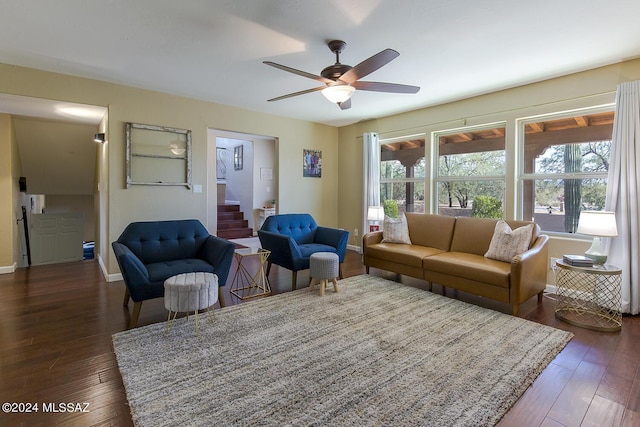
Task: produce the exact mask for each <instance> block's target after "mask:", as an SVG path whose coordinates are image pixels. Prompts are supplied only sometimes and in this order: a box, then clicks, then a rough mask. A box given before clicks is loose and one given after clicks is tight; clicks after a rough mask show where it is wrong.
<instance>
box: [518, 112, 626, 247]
mask: <svg viewBox="0 0 640 427" xmlns="http://www.w3.org/2000/svg"><path fill="white" fill-rule="evenodd" d="M614 111H615V103H607V104H601V105H596V106H590V107H582V108H575V109H570V110H564V111H559V112H554V113H545V114H539V115H534V116H527V117H522V118H519V119H516V121H515V124H516V130H517V141H516V147H517V154H516V156H517V164H518V174H517V183H516V200H517V203H516V218H517V219H519V220H522V219H523V218H524V202H525V201H524V195H525V194H524V193H525V191H524V185H525V181H532V182H534V187H535V181H536V180H567V179H580V180H585V179H604V180H605V181H606V180H608V174H609V173H608V171H607V172H564V173H549V174H542V173H536V172H531V173H525V172H524V168H525V160H526V159H525V152H526V148H525V146H526V133H525V128H526V125H528V124H531V123H536V122H541V121H553V120H560V119H566V118H572V117H579V116H581V115H589V114H598V113H610V112H614ZM612 138H613V135H612ZM578 144H581V143H578ZM607 185H608V183H607ZM534 201H535V200H534ZM534 209H535V206H534ZM534 212H535V211H534ZM542 231H543V232H544V233H545V234H548V235H556V236H563V237H568V236H571V237H574V236H576V233H569V232H566V231H553V230H544V229H543V230H542Z"/></svg>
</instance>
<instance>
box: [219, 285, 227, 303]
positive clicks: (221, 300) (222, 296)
mask: <svg viewBox="0 0 640 427" xmlns="http://www.w3.org/2000/svg"><path fill="white" fill-rule="evenodd" d="M218 302H219V303H220V308H222V307H226V304H225V302H224V295H223V294H222V286H220V287H219V288H218Z"/></svg>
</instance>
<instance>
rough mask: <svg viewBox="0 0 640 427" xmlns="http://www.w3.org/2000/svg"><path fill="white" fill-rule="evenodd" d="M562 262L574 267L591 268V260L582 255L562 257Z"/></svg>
mask: <svg viewBox="0 0 640 427" xmlns="http://www.w3.org/2000/svg"><path fill="white" fill-rule="evenodd" d="M562 261H563V262H564V263H565V264H569V265H572V266H574V267H593V260H592V259H591V258H587V257H586V256H582V255H563V256H562Z"/></svg>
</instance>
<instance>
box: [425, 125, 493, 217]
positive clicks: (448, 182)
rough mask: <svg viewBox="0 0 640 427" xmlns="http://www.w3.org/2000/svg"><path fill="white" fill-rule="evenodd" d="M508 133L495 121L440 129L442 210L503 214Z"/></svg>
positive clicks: (438, 182)
mask: <svg viewBox="0 0 640 427" xmlns="http://www.w3.org/2000/svg"><path fill="white" fill-rule="evenodd" d="M504 134H505V128H504V127H503V126H491V125H488V126H486V127H473V128H472V127H469V128H461V129H456V130H453V131H447V132H441V133H436V138H437V140H438V170H437V174H436V193H437V201H438V213H439V214H442V215H451V216H479V217H493V218H502V216H503V214H504V209H503V204H504V202H503V201H504V190H505V139H504ZM478 204H480V205H482V206H480V207H479V206H478ZM489 206H491V207H490V208H489Z"/></svg>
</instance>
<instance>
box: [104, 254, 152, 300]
mask: <svg viewBox="0 0 640 427" xmlns="http://www.w3.org/2000/svg"><path fill="white" fill-rule="evenodd" d="M111 247H112V248H113V252H114V253H115V255H116V261H118V266H119V267H120V272H121V273H122V278H123V279H124V284H125V285H126V286H127V289H128V290H129V294H130V295H131V298H132V299H133V301H134V302H138V301H141V298H140V296H139V294H138V291H137V289H138V288H139V287H141V286H144V285H146V284H148V283H149V272H148V271H147V267H145V266H144V264H143V263H142V261H140V259H139V258H138V257H137V256H135V254H134V253H133V252H131V249H129V248H128V247H127V246H126V245H123V244H122V243H119V242H113V243H112V244H111Z"/></svg>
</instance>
